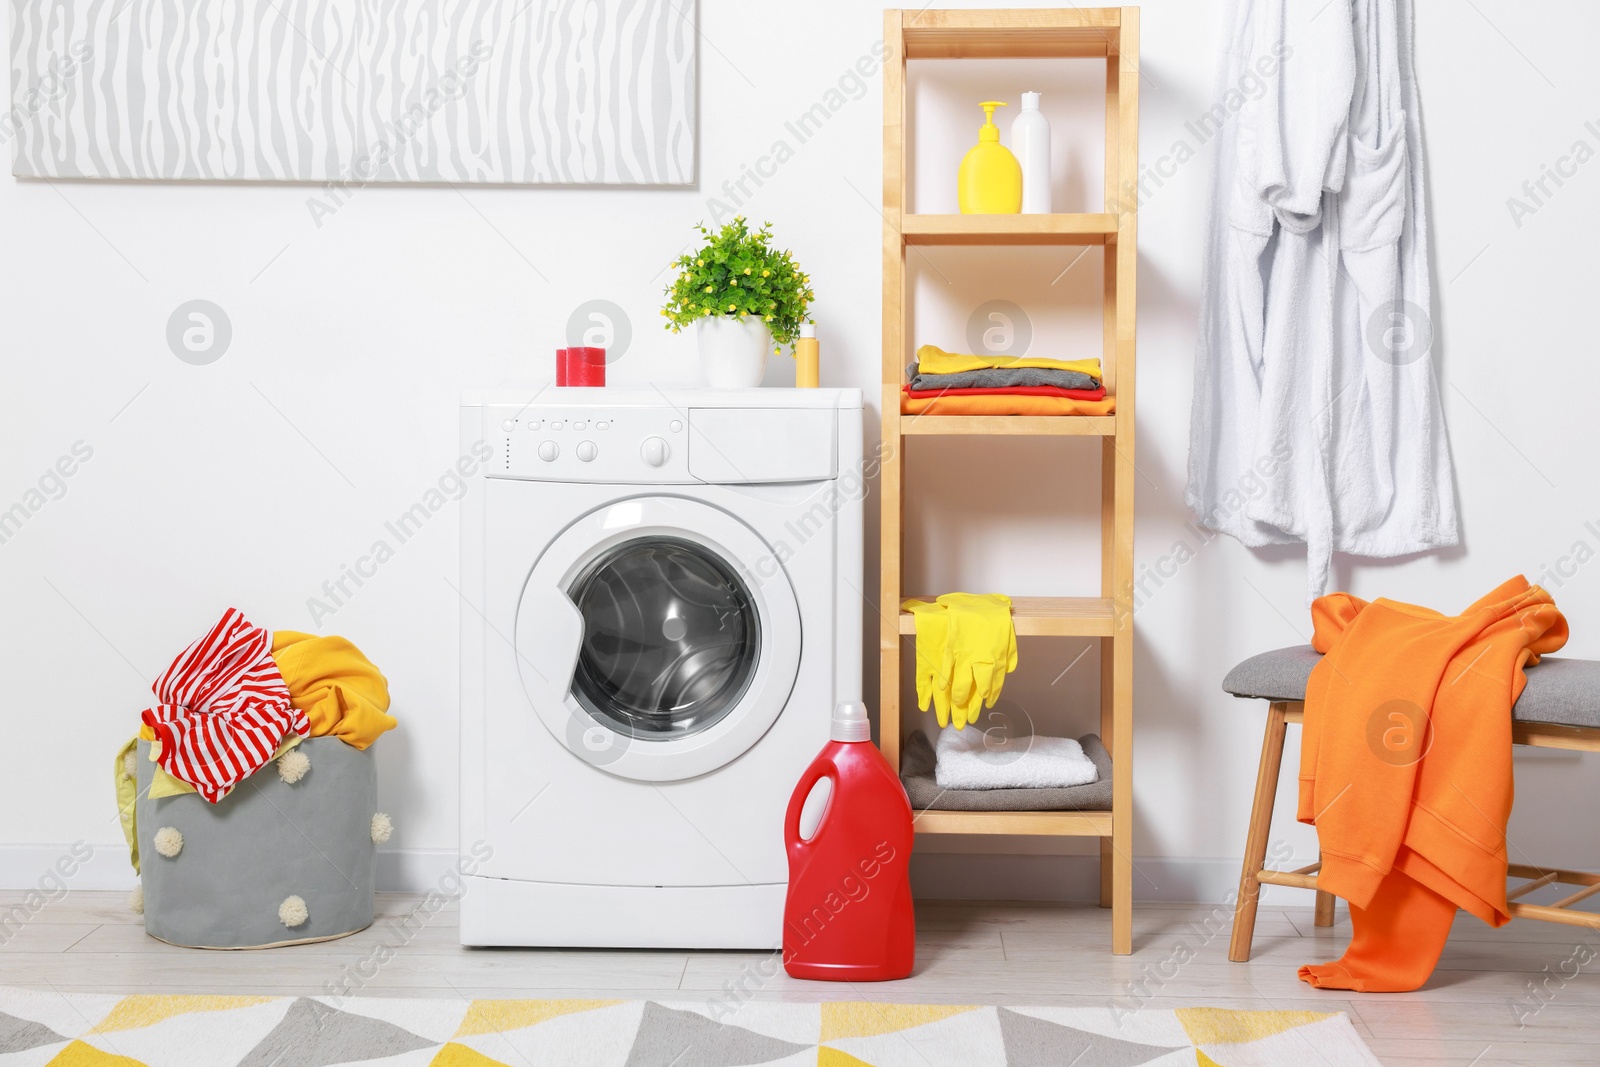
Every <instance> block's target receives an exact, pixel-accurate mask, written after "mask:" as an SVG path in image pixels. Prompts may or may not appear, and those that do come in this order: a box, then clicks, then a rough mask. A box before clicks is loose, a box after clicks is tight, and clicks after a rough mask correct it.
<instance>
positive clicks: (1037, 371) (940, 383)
mask: <svg viewBox="0 0 1600 1067" xmlns="http://www.w3.org/2000/svg"><path fill="white" fill-rule="evenodd" d="M906 376H907V378H908V379H909V380H908V382H907V383H906V385H905V387H904V389H903V395H902V396H901V398H900V413H901V414H902V415H1109V414H1111V413H1112V412H1113V411H1115V410H1116V400H1115V398H1113V397H1109V396H1107V395H1106V390H1105V385H1104V384H1103V383H1102V382H1101V379H1100V361H1099V360H1098V359H1074V360H1062V359H1035V358H1027V357H1020V356H971V355H963V354H961V353H956V352H946V351H944V349H942V348H938V347H936V346H934V345H923V346H922V347H921V348H919V349H917V361H916V362H915V363H913V364H911V366H909V367H907V368H906Z"/></svg>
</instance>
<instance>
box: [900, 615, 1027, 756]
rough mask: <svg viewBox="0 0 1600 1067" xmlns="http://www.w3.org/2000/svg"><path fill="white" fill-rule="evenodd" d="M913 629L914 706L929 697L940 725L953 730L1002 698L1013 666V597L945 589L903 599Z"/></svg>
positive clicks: (923, 704) (925, 703) (921, 705)
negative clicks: (935, 594) (930, 599)
mask: <svg viewBox="0 0 1600 1067" xmlns="http://www.w3.org/2000/svg"><path fill="white" fill-rule="evenodd" d="M900 607H901V608H902V609H903V610H905V611H909V612H911V613H912V616H913V618H914V619H915V622H916V628H917V675H916V677H917V706H918V707H919V708H921V709H922V710H923V711H927V710H928V700H929V698H930V696H931V698H932V700H933V705H934V714H935V715H937V716H938V719H939V725H940V726H941V727H942V726H948V725H950V724H951V723H954V724H955V728H956V729H957V730H961V729H965V728H966V725H967V724H968V723H973V722H977V721H978V716H979V715H980V714H981V713H982V711H983V709H984V708H992V707H994V705H995V701H997V700H999V699H1000V690H1001V688H1002V687H1003V686H1004V685H1005V676H1006V675H1007V674H1009V673H1010V672H1011V671H1014V670H1016V669H1017V631H1016V627H1015V626H1014V625H1013V624H1012V622H1011V598H1010V597H1008V596H1002V595H1001V594H999V593H982V594H980V593H946V594H944V595H943V596H941V597H939V598H938V599H937V600H935V601H934V602H933V603H931V604H930V603H928V602H927V601H923V600H907V601H905V602H904V603H903V604H901V605H900Z"/></svg>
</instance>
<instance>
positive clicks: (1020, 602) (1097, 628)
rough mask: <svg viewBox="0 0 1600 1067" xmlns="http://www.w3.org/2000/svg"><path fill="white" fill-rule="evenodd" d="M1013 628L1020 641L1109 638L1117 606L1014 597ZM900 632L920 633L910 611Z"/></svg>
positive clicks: (1103, 601)
mask: <svg viewBox="0 0 1600 1067" xmlns="http://www.w3.org/2000/svg"><path fill="white" fill-rule="evenodd" d="M907 599H915V600H932V599H933V597H931V596H920V597H910V598H907ZM1011 624H1012V626H1013V627H1015V629H1016V631H1017V636H1018V637H1110V636H1111V635H1112V634H1113V633H1114V632H1115V626H1116V603H1115V602H1114V601H1112V600H1111V599H1109V598H1108V597H1098V596H1019V597H1012V598H1011ZM900 632H901V633H902V634H914V633H916V632H917V624H916V619H915V618H914V617H913V616H912V614H911V612H909V611H902V612H901V613H900Z"/></svg>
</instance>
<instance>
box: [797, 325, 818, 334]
mask: <svg viewBox="0 0 1600 1067" xmlns="http://www.w3.org/2000/svg"><path fill="white" fill-rule="evenodd" d="M816 335H817V324H816V323H814V322H802V323H801V324H800V336H801V337H815V336H816Z"/></svg>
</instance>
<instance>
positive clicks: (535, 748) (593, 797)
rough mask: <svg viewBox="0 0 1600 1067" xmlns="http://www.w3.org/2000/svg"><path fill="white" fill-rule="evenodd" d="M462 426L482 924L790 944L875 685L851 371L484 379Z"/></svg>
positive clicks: (468, 803)
mask: <svg viewBox="0 0 1600 1067" xmlns="http://www.w3.org/2000/svg"><path fill="white" fill-rule="evenodd" d="M485 445H487V446H488V449H487V450H485V448H484V446H485ZM461 446H462V451H461V454H462V455H463V456H474V455H484V454H489V455H490V456H491V458H490V459H489V460H487V461H486V462H484V463H483V464H482V466H481V467H480V468H479V470H478V471H477V472H476V474H475V476H474V479H473V481H472V484H471V485H470V486H469V490H468V492H467V493H466V495H465V496H464V497H463V499H462V509H461V560H462V566H461V585H460V601H461V603H460V619H461V860H462V871H463V872H464V873H463V877H462V881H463V884H464V891H463V894H462V899H461V941H462V943H463V944H466V945H526V946H598V947H660V948H776V947H778V945H779V944H780V942H781V939H782V923H783V903H784V891H785V887H786V882H787V877H788V867H787V860H786V857H785V851H784V844H783V816H784V811H785V807H786V805H787V804H788V801H789V794H790V792H791V790H792V789H793V788H794V785H795V783H796V782H797V781H798V779H799V778H800V775H801V772H802V771H803V770H804V769H805V768H806V766H807V765H808V764H809V763H810V761H811V760H812V759H813V758H814V757H815V756H816V754H817V752H818V751H819V750H820V749H821V748H822V747H823V745H824V744H825V743H826V742H827V740H828V724H829V719H830V716H831V713H832V709H833V706H834V705H835V704H836V703H838V702H839V701H841V700H856V699H859V698H860V694H861V625H862V593H861V589H862V556H861V552H862V548H861V545H862V541H861V538H862V532H861V530H862V509H863V497H864V496H865V491H866V481H865V474H866V472H865V471H864V469H863V463H862V412H861V395H860V393H859V391H857V390H838V389H749V390H704V391H702V390H671V389H656V388H644V389H637V390H636V389H629V388H614V387H613V388H606V389H556V388H546V389H543V390H539V391H533V392H526V393H521V394H514V393H499V394H485V395H469V396H468V397H466V398H465V399H464V402H463V405H462V411H461Z"/></svg>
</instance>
